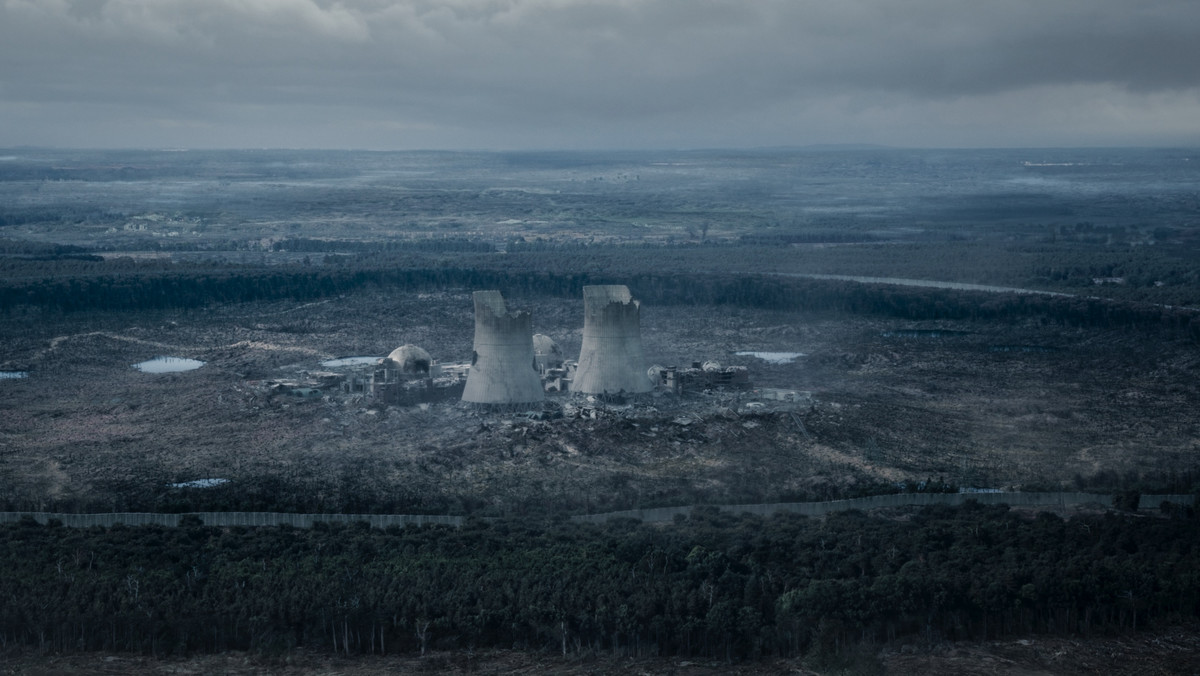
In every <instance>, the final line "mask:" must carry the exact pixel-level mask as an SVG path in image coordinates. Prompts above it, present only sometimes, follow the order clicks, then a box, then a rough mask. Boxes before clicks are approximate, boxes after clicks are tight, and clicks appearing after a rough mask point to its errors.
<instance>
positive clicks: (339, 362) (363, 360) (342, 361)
mask: <svg viewBox="0 0 1200 676" xmlns="http://www.w3.org/2000/svg"><path fill="white" fill-rule="evenodd" d="M378 362H379V357H341V358H338V359H330V360H327V361H323V362H321V366H324V367H325V368H327V369H337V368H344V367H346V366H362V365H364V364H375V363H378Z"/></svg>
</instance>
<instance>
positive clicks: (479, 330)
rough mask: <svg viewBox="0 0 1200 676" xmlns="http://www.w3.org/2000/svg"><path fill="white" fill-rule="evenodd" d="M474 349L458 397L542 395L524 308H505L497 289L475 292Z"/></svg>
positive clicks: (489, 399) (519, 400) (524, 399)
mask: <svg viewBox="0 0 1200 676" xmlns="http://www.w3.org/2000/svg"><path fill="white" fill-rule="evenodd" d="M474 295H475V352H474V354H472V355H471V370H470V371H469V372H468V373H467V384H466V387H465V389H463V395H462V400H463V401H466V402H470V403H473V404H532V403H535V402H540V401H542V400H544V399H545V396H546V395H545V392H544V391H543V390H542V381H541V379H540V378H539V377H538V373H537V371H536V370H534V365H533V329H532V328H531V326H532V324H531V321H530V316H529V313H528V312H509V311H508V309H507V308H506V307H505V306H504V297H503V296H501V295H500V292H499V291H476V292H475V294H474Z"/></svg>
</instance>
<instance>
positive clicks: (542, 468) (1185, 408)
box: [0, 290, 1200, 514]
mask: <svg viewBox="0 0 1200 676" xmlns="http://www.w3.org/2000/svg"><path fill="white" fill-rule="evenodd" d="M510 305H512V306H514V307H517V308H527V309H530V310H532V311H533V315H534V319H533V324H534V330H535V331H538V332H542V333H546V334H548V335H550V336H551V337H553V338H554V339H555V340H557V341H558V342H559V343H560V345H561V346H562V347H563V349H564V352H565V353H566V354H567V355H573V354H577V353H578V350H579V344H580V333H581V328H582V324H583V321H582V319H583V318H582V302H580V301H577V300H574V299H559V298H543V297H537V298H514V299H511V300H510ZM642 325H643V334H644V340H645V344H646V351H647V360H648V362H650V363H659V364H685V365H686V364H688V363H690V362H691V361H701V360H706V359H716V360H718V361H721V362H722V363H724V364H739V365H744V366H746V367H747V368H749V369H750V375H751V378H752V380H753V381H754V382H755V384H756V385H758V386H770V387H786V388H793V389H798V390H805V391H811V392H812V394H813V399H812V401H811V403H804V404H802V405H798V406H786V407H785V406H778V405H771V404H768V405H766V406H764V407H763V408H762V409H756V410H752V409H747V408H746V404H747V403H749V402H751V401H754V400H756V399H759V397H757V395H756V394H755V393H753V392H747V393H730V394H726V393H712V394H704V393H692V394H690V395H688V396H686V397H685V398H683V399H682V400H676V399H674V398H672V397H669V396H658V397H651V398H649V399H648V400H647V401H646V402H644V403H642V404H641V405H639V406H636V407H633V408H626V409H617V410H613V411H608V412H607V413H606V414H602V415H601V416H600V417H599V418H598V419H595V420H592V419H573V418H566V419H559V420H549V421H526V420H514V419H513V418H512V417H511V416H500V415H487V414H480V413H478V412H476V411H473V410H471V409H470V408H468V407H466V406H464V405H462V404H460V403H456V402H448V403H439V404H433V405H430V406H428V407H381V406H379V405H378V404H376V403H375V402H372V401H371V400H369V399H365V398H363V397H362V396H360V395H339V394H336V393H330V394H328V395H327V396H325V397H323V398H318V399H315V400H304V399H300V398H297V397H292V396H287V395H285V394H279V393H275V392H272V391H271V390H270V389H269V388H268V387H267V386H266V384H267V383H269V382H271V381H275V380H281V379H284V380H286V379H288V378H299V377H302V376H303V374H304V373H305V372H312V371H316V370H320V368H321V367H320V365H319V363H320V361H322V360H324V359H329V358H333V357H342V356H360V355H364V356H365V355H375V356H383V355H385V354H387V353H388V352H389V351H391V350H392V349H393V348H395V347H396V346H398V345H401V344H403V343H414V344H417V345H420V346H422V347H424V348H426V349H427V350H429V351H430V352H431V353H432V355H433V356H434V358H435V359H438V360H440V361H445V362H453V361H461V360H466V359H467V358H468V356H469V354H470V349H471V338H472V330H473V329H472V326H473V324H472V308H471V302H470V297H469V293H468V292H467V291H466V290H457V291H449V292H443V293H437V294H425V295H420V296H397V295H393V294H386V293H381V292H373V293H372V292H364V293H360V294H356V295H354V296H349V297H344V298H338V299H330V300H325V301H321V302H317V303H307V304H298V303H291V304H289V303H271V304H266V303H264V304H254V305H238V306H230V307H224V308H214V309H210V310H205V311H195V312H188V313H183V312H170V313H155V314H78V315H66V316H61V315H57V316H34V317H17V318H13V321H6V322H4V323H3V327H2V328H0V370H19V371H27V372H28V373H29V377H27V378H24V379H16V380H3V381H0V411H2V412H3V415H0V486H3V493H2V494H0V499H3V500H6V501H7V502H8V503H9V505H10V508H14V509H48V510H49V509H60V510H69V511H73V510H77V509H78V510H89V511H110V510H116V511H124V510H129V509H136V510H141V509H150V508H153V509H166V508H174V509H196V510H200V509H235V508H236V509H245V510H249V509H262V510H300V511H349V512H359V511H403V512H408V511H419V512H431V513H439V512H453V513H464V512H472V513H494V514H512V513H533V512H553V511H561V510H568V511H575V512H583V511H607V510H612V509H625V508H631V507H646V506H654V505H663V504H692V503H696V502H760V501H761V502H769V501H776V500H790V499H821V498H825V497H838V496H842V495H849V494H853V493H855V492H856V491H863V490H873V489H876V488H877V487H878V486H879V485H880V484H888V483H894V482H898V481H908V480H912V481H921V480H925V479H927V478H930V479H935V480H936V479H938V478H944V479H945V480H946V481H947V482H952V483H957V484H960V485H975V486H987V487H1010V486H1021V485H1026V486H1027V485H1030V484H1038V485H1055V486H1071V485H1073V484H1074V483H1077V479H1076V477H1077V475H1078V476H1079V477H1089V476H1094V475H1096V474H1097V473H1099V472H1110V473H1114V476H1118V477H1136V476H1137V475H1139V474H1153V473H1164V474H1165V473H1169V472H1171V471H1175V472H1178V471H1180V470H1183V469H1188V468H1192V469H1194V468H1196V467H1197V466H1198V464H1200V462H1198V460H1197V457H1198V456H1197V454H1198V452H1200V441H1198V440H1200V410H1198V409H1197V408H1196V406H1195V402H1196V401H1200V379H1197V375H1198V373H1200V353H1198V352H1197V350H1196V347H1195V345H1194V344H1191V343H1187V342H1184V341H1182V340H1176V339H1171V338H1163V337H1159V336H1148V335H1143V334H1136V333H1131V332H1128V331H1122V330H1112V331H1102V330H1081V329H1073V328H1064V327H1060V326H1054V325H1041V324H1034V323H1029V324H1021V325H995V324H984V323H972V322H939V323H933V322H926V323H905V322H901V321H893V320H881V319H877V318H864V317H852V316H840V317H829V316H806V315H803V314H786V313H774V312H767V311H754V310H744V309H734V308H725V307H719V308H712V307H646V308H644V310H643V321H642ZM756 350H758V351H786V352H793V351H794V352H802V353H804V354H805V355H806V356H804V357H801V358H799V359H797V360H796V361H795V362H794V363H791V364H783V365H772V364H768V363H766V362H764V361H762V360H760V359H757V358H755V357H751V356H739V355H736V354H735V353H736V352H740V351H756ZM157 355H171V356H178V357H190V358H194V359H199V360H203V361H205V362H206V365H205V366H204V367H202V368H200V369H198V370H196V371H191V372H185V373H175V374H162V375H152V374H146V373H141V372H138V371H136V370H134V369H132V368H131V367H130V365H131V364H133V363H136V362H140V361H142V360H145V359H149V358H151V357H154V356H157ZM793 414H794V415H793ZM798 421H799V422H798ZM801 425H803V429H802V428H801ZM203 478H224V479H228V480H229V483H228V484H225V485H224V486H219V487H214V488H191V489H179V488H169V487H168V485H169V484H172V483H178V482H186V481H192V480H196V479H203Z"/></svg>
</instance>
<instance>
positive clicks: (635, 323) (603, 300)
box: [571, 284, 653, 394]
mask: <svg viewBox="0 0 1200 676" xmlns="http://www.w3.org/2000/svg"><path fill="white" fill-rule="evenodd" d="M640 321H641V303H639V302H638V301H636V300H634V299H633V297H632V296H630V295H629V287H627V286H625V285H623V284H611V285H606V286H585V287H583V348H582V349H581V350H580V351H579V366H578V367H577V368H576V370H575V380H574V381H573V382H572V383H571V391H572V392H582V393H584V394H605V393H607V394H618V393H620V392H625V393H626V394H634V393H638V392H649V391H650V390H651V388H652V387H653V385H652V384H651V382H650V378H649V377H647V376H646V365H645V361H646V358H645V356H644V355H643V353H642V328H641V325H640Z"/></svg>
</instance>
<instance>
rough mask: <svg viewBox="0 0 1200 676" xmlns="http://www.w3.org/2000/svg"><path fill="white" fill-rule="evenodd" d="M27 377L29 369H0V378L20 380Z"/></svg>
mask: <svg viewBox="0 0 1200 676" xmlns="http://www.w3.org/2000/svg"><path fill="white" fill-rule="evenodd" d="M28 377H29V371H0V380H20V379H21V378H28Z"/></svg>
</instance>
